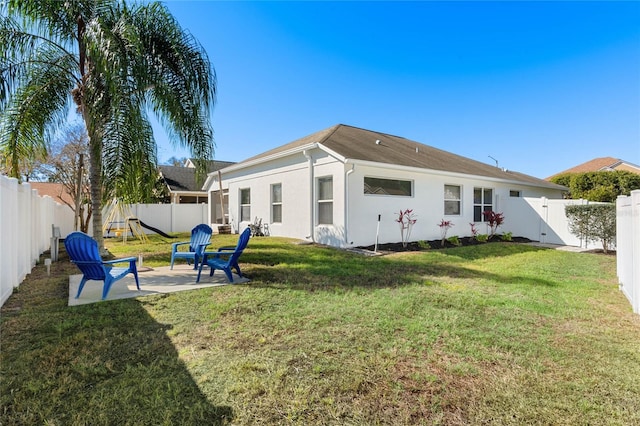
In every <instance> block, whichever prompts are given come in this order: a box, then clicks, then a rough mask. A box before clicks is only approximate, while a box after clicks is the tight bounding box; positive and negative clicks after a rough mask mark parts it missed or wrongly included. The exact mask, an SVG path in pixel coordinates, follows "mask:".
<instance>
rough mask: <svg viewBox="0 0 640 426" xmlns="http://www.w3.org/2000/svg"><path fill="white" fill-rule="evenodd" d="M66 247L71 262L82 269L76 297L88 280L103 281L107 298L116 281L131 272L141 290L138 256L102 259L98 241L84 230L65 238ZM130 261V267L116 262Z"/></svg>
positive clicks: (103, 296)
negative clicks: (118, 265)
mask: <svg viewBox="0 0 640 426" xmlns="http://www.w3.org/2000/svg"><path fill="white" fill-rule="evenodd" d="M64 247H65V250H66V251H67V253H68V254H69V258H70V259H71V262H73V263H74V264H75V265H76V266H77V267H78V268H79V269H80V271H82V281H80V288H78V294H76V299H77V298H78V297H80V293H82V289H83V288H84V285H85V284H86V282H87V281H88V280H96V281H103V282H104V285H103V287H102V300H104V299H106V298H107V294H109V290H110V289H111V286H112V285H113V283H114V282H116V281H118V280H119V279H121V278H123V277H124V276H125V275H127V274H129V273H131V274H133V276H134V277H135V279H136V287H138V290H140V283H139V282H138V269H137V268H136V260H137V259H136V258H135V257H126V258H123V259H116V260H102V258H101V257H100V253H99V252H98V243H97V242H96V241H95V240H94V239H93V238H91V237H90V236H89V235H87V234H85V233H84V232H72V233H71V234H69V235H67V238H65V239H64ZM126 262H129V267H127V268H124V267H115V266H113V265H114V264H118V263H126Z"/></svg>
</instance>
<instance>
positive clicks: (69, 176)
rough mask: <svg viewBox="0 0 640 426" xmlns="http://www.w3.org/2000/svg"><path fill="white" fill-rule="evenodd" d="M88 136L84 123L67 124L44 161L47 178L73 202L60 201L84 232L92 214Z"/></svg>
mask: <svg viewBox="0 0 640 426" xmlns="http://www.w3.org/2000/svg"><path fill="white" fill-rule="evenodd" d="M88 160H89V137H88V136H87V132H86V131H85V129H84V126H81V125H76V126H74V127H69V128H68V129H67V130H66V131H65V134H64V136H63V137H62V138H60V139H58V140H57V141H56V142H54V143H53V144H52V145H51V151H50V155H49V158H48V159H47V163H48V165H49V170H48V172H47V176H48V179H49V181H50V182H58V183H61V184H62V185H63V186H64V188H65V191H66V192H67V194H69V195H70V196H71V199H72V200H73V202H71V203H69V202H66V201H63V202H64V203H65V204H66V205H68V206H69V207H70V208H71V210H73V212H74V215H75V221H74V222H75V223H74V225H75V226H74V227H75V229H80V230H81V231H82V232H87V231H88V228H89V220H90V219H91V215H92V212H93V210H92V208H91V191H90V184H89V171H88V170H87V166H88V165H89V161H88Z"/></svg>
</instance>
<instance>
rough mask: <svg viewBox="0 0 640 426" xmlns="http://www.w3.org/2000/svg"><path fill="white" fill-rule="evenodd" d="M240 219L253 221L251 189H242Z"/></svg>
mask: <svg viewBox="0 0 640 426" xmlns="http://www.w3.org/2000/svg"><path fill="white" fill-rule="evenodd" d="M240 221H241V222H251V189H250V188H244V189H241V190H240Z"/></svg>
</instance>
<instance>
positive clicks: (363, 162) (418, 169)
mask: <svg viewBox="0 0 640 426" xmlns="http://www.w3.org/2000/svg"><path fill="white" fill-rule="evenodd" d="M344 163H345V164H346V163H349V164H355V165H362V166H369V167H382V168H387V169H392V170H403V171H410V172H414V173H430V174H434V175H439V176H452V177H460V178H474V179H484V180H488V181H491V182H503V183H510V184H514V185H524V186H531V187H535V188H548V189H556V190H559V191H568V190H569V188H567V187H565V186H562V185H558V184H555V183H548V184H545V183H544V182H541V184H540V185H536V184H535V183H532V182H525V181H521V180H517V179H506V178H497V177H492V176H483V175H474V174H469V173H459V172H451V171H445V170H436V169H428V168H424V167H412V166H402V165H399V164H391V163H379V162H376V161H366V160H356V159H353V158H347V159H345V161H344ZM505 173H506V172H505Z"/></svg>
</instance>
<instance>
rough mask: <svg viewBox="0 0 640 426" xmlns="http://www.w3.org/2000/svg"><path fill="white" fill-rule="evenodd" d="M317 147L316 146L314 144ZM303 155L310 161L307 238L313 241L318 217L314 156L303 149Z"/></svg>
mask: <svg viewBox="0 0 640 426" xmlns="http://www.w3.org/2000/svg"><path fill="white" fill-rule="evenodd" d="M314 145H316V146H317V144H314ZM314 148H315V146H314ZM302 155H304V156H305V157H307V161H308V162H309V218H310V220H309V231H310V232H309V236H308V237H307V238H310V239H311V242H314V243H315V241H316V239H315V223H316V220H315V219H316V218H315V209H314V202H313V200H314V192H315V190H314V188H315V185H314V184H313V158H312V157H311V154H310V153H309V152H308V150H306V149H305V150H303V151H302Z"/></svg>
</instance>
